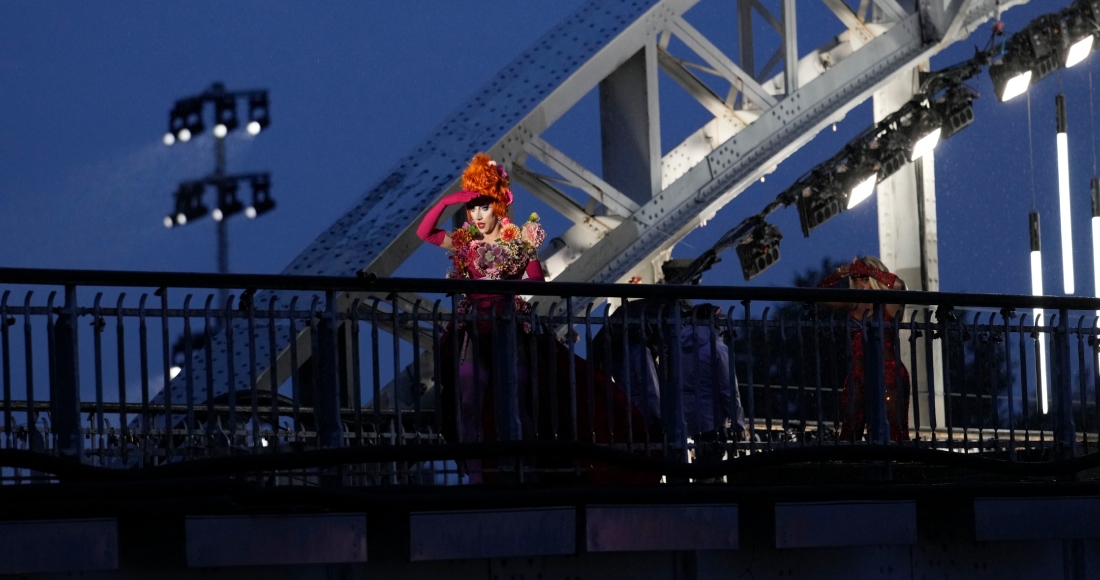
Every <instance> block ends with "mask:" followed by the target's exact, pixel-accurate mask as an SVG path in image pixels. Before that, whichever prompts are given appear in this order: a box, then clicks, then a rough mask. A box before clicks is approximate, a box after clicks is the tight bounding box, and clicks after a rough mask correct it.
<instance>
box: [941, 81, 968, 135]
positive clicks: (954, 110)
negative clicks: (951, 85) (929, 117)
mask: <svg viewBox="0 0 1100 580" xmlns="http://www.w3.org/2000/svg"><path fill="white" fill-rule="evenodd" d="M973 100H974V95H973V94H972V93H971V92H970V91H969V90H968V89H965V88H958V89H956V90H952V91H950V92H949V93H948V94H947V96H946V97H945V98H944V100H943V101H942V102H940V103H938V104H937V107H938V108H939V109H940V116H941V117H942V118H943V133H942V134H941V135H940V141H944V140H947V139H950V138H951V137H952V136H954V135H955V133H958V132H959V131H962V130H963V129H965V128H967V127H969V126H970V124H971V123H973V122H974V105H973V104H972V101H973Z"/></svg>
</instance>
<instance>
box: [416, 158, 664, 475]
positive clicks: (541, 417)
mask: <svg viewBox="0 0 1100 580" xmlns="http://www.w3.org/2000/svg"><path fill="white" fill-rule="evenodd" d="M512 199H513V198H512V192H511V189H510V180H509V179H508V173H507V172H506V171H505V169H504V167H503V166H501V165H499V164H497V163H496V162H494V161H493V160H492V159H490V158H489V156H488V155H485V154H483V153H478V154H477V155H475V156H474V158H473V160H471V161H470V164H469V166H468V167H467V168H466V170H465V171H464V172H463V173H462V190H461V191H459V192H457V193H453V194H451V195H448V196H446V197H444V198H443V199H442V200H441V201H440V202H439V203H438V204H437V205H436V206H435V207H433V208H431V209H430V210H428V213H427V214H426V215H425V216H424V221H422V222H421V223H420V226H419V227H418V228H417V235H419V236H420V238H421V239H422V240H424V241H426V242H429V243H432V244H434V245H436V246H439V247H441V248H443V249H445V250H449V251H451V256H450V257H451V264H452V267H453V269H452V271H451V272H450V274H449V276H450V277H455V278H471V279H491V280H530V281H534V282H542V281H544V280H545V278H544V276H543V271H542V265H541V264H540V263H539V260H538V250H539V248H540V247H541V246H542V243H543V241H545V239H546V233H545V232H544V231H543V229H542V226H540V225H539V223H538V220H539V218H538V215H536V214H531V216H530V217H529V218H528V219H527V220H525V222H524V223H523V224H522V225H521V224H516V223H513V222H512V221H511V219H510V216H509V214H510V210H511V205H512ZM459 204H463V205H465V210H466V218H467V223H466V224H464V226H463V227H462V228H461V229H458V230H455V231H454V232H451V233H450V234H448V233H446V232H444V231H443V230H441V229H439V228H438V222H439V219H440V217H441V216H442V215H443V212H444V210H445V208H446V207H448V206H451V205H459ZM534 293H536V292H532V294H534ZM508 299H509V298H508V297H507V296H502V295H499V294H474V293H471V294H469V295H467V296H465V297H464V298H463V300H461V301H460V302H459V306H458V312H457V314H458V315H460V316H469V315H470V314H471V313H473V315H474V320H473V321H470V320H467V321H460V322H459V324H458V325H457V327H454V326H451V327H449V328H448V329H447V332H446V333H444V336H443V337H442V340H441V344H440V345H439V348H440V352H441V355H442V360H443V361H444V363H443V368H442V369H440V370H441V373H440V375H441V377H442V382H443V388H444V391H443V393H442V399H443V412H444V436H445V437H447V438H448V439H449V440H452V441H454V440H457V441H460V442H480V441H495V440H497V436H496V414H495V413H496V411H495V409H496V407H495V402H494V393H495V392H496V385H495V382H494V380H493V378H494V376H495V375H498V374H500V373H501V372H502V371H501V370H499V369H501V366H500V365H515V374H516V385H517V392H518V393H517V394H518V403H519V413H520V417H519V423H520V430H521V436H522V437H523V438H524V439H526V440H530V439H534V438H539V439H554V438H571V437H572V433H573V431H574V426H573V425H572V422H571V419H570V417H571V414H570V413H569V406H570V405H571V404H572V402H573V399H572V395H571V390H570V386H569V383H568V381H569V372H568V368H569V358H568V357H570V356H571V354H570V353H569V351H568V349H566V348H565V347H564V346H563V345H561V344H560V343H557V341H556V340H555V339H553V338H552V335H551V334H550V333H546V332H536V331H537V330H539V329H535V328H531V325H530V324H529V323H528V322H523V321H524V320H525V319H529V315H530V312H531V306H530V305H529V304H528V303H527V302H526V301H524V300H523V299H522V298H520V297H518V296H517V297H515V298H514V300H515V306H516V308H515V311H516V314H517V316H518V317H519V318H518V321H517V322H518V323H517V325H516V329H517V335H518V336H517V337H515V338H514V339H512V340H515V342H516V348H515V352H516V360H514V361H503V360H501V359H502V358H504V357H502V356H495V355H497V354H499V353H498V352H497V351H498V348H497V345H496V344H495V342H496V341H497V340H499V339H500V338H501V337H499V336H496V333H497V330H496V328H497V322H496V321H497V319H499V318H500V316H501V315H502V314H504V312H505V306H506V305H507V302H506V301H507V300H508ZM471 326H476V328H471ZM474 330H476V332H473V331H474ZM453 332H458V333H459V336H458V337H457V340H456V337H454V336H453V335H452V333H453ZM551 340H554V344H550V343H548V342H547V341H551ZM455 345H457V347H456V346H455ZM456 348H457V351H458V352H455V350H456ZM456 356H457V357H458V359H459V361H458V363H459V364H458V376H457V380H456V377H455V376H454V366H455V365H454V364H453V363H454V358H455V357H456ZM532 363H534V365H537V366H535V368H537V369H538V372H537V373H531V371H530V369H531V368H532V366H534V365H532ZM573 364H574V369H575V373H574V376H575V377H576V389H575V393H576V395H575V396H576V399H575V400H576V406H577V411H578V412H577V425H576V432H577V433H578V438H579V439H580V440H582V441H584V440H586V437H585V434H588V437H587V440H588V441H597V442H607V441H610V439H611V431H612V430H611V429H609V427H608V422H607V421H606V420H602V421H601V418H602V417H606V416H607V408H608V407H607V404H606V401H607V400H611V401H612V402H613V404H614V405H615V406H616V407H617V409H616V411H617V412H616V413H615V415H616V416H619V415H622V416H623V417H624V418H617V420H615V421H614V422H615V424H616V429H615V431H618V433H617V434H616V435H618V436H617V437H615V439H619V438H620V437H625V433H626V428H625V414H624V413H628V412H629V413H633V414H634V417H633V418H634V423H633V425H634V426H636V427H635V432H636V434H638V435H640V436H641V437H643V438H644V433H645V431H644V422H643V421H642V419H641V415H640V414H639V413H638V411H637V409H636V408H630V409H629V410H627V409H628V406H627V405H626V404H625V401H626V399H625V397H624V396H622V395H621V394H620V393H609V391H608V390H607V389H609V388H611V387H608V381H606V379H604V378H603V376H602V373H598V372H597V374H596V377H595V384H594V387H595V389H594V392H595V395H596V397H595V400H594V401H592V404H593V405H594V406H595V407H596V411H597V413H596V416H595V417H589V416H588V412H587V411H588V409H589V408H590V407H589V396H588V393H589V392H590V391H591V390H592V389H589V388H588V385H587V384H586V383H585V377H586V371H585V366H584V365H585V364H587V363H586V361H584V360H583V359H581V358H579V357H575V358H574V362H573ZM550 365H554V366H555V367H556V370H557V372H556V373H554V374H556V376H557V378H558V380H557V384H550V383H549V381H548V379H547V378H546V376H547V375H549V374H551V373H548V372H547V369H549V368H550ZM504 368H505V369H506V368H507V367H504ZM531 374H537V375H538V376H534V377H533V376H530V375H531ZM454 387H457V388H454ZM609 395H610V396H609ZM456 396H457V403H456V400H455V397H456ZM555 399H556V400H555ZM456 407H457V411H458V416H457V417H456V416H454V413H453V410H454V409H456ZM551 408H553V409H554V410H555V411H557V412H556V413H552V412H551ZM554 415H556V416H554ZM620 423H622V424H623V425H622V427H621V428H619V424H620ZM639 427H640V429H639ZM636 440H637V439H636ZM483 467H484V468H486V469H488V468H489V467H490V463H489V462H484V463H482V462H477V461H468V462H467V463H466V468H467V472H468V473H469V475H470V482H471V483H478V482H481V481H484V479H483V477H482V474H481V473H480V471H481V469H482V468H483Z"/></svg>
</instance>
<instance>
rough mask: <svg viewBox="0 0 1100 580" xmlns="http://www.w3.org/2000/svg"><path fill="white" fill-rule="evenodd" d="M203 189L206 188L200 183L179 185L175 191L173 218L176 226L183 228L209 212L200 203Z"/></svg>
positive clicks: (190, 182) (192, 182)
mask: <svg viewBox="0 0 1100 580" xmlns="http://www.w3.org/2000/svg"><path fill="white" fill-rule="evenodd" d="M205 189H206V186H205V185H204V184H203V182H201V181H188V182H184V183H181V184H180V186H179V189H177V190H176V212H175V216H174V217H175V222H176V225H180V226H185V225H187V223H188V222H193V221H195V220H197V219H199V218H201V217H202V216H204V215H206V214H207V213H208V212H209V211H210V210H209V209H208V208H207V207H206V205H205V204H203V202H202V194H203V191H204V190H205ZM166 222H167V220H166ZM166 225H167V223H166Z"/></svg>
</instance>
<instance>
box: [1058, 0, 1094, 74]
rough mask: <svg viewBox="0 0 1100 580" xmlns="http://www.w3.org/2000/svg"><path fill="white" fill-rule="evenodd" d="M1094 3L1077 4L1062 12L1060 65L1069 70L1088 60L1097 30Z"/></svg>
mask: <svg viewBox="0 0 1100 580" xmlns="http://www.w3.org/2000/svg"><path fill="white" fill-rule="evenodd" d="M1096 4H1097V3H1096V2H1092V1H1089V2H1078V3H1076V4H1073V5H1072V6H1070V7H1069V8H1067V9H1065V10H1063V11H1062V16H1063V17H1062V26H1061V32H1062V38H1061V40H1062V43H1061V44H1062V54H1063V62H1062V65H1063V66H1065V67H1066V68H1070V67H1072V66H1074V65H1076V64H1078V63H1080V62H1081V61H1083V60H1085V59H1086V58H1088V56H1089V53H1090V52H1092V47H1093V44H1094V41H1095V36H1094V35H1095V34H1096V33H1097V32H1098V30H1097V21H1096V15H1095V12H1094V11H1095V10H1096V9H1097V8H1100V7H1098V6H1096Z"/></svg>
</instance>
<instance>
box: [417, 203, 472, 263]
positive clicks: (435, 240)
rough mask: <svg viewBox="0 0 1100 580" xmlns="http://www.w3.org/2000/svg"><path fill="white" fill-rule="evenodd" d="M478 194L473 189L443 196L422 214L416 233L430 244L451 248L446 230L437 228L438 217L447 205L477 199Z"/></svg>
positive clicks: (446, 248) (445, 248) (452, 247)
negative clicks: (422, 218) (422, 219)
mask: <svg viewBox="0 0 1100 580" xmlns="http://www.w3.org/2000/svg"><path fill="white" fill-rule="evenodd" d="M479 195H480V194H479V193H477V192H475V191H465V190H463V191H459V192H458V193H452V194H451V195H448V196H446V197H444V198H443V199H442V200H440V201H439V203H437V204H435V207H433V208H432V209H429V210H428V213H426V214H424V221H422V222H420V225H419V226H418V227H417V228H416V235H417V236H420V239H422V240H424V241H425V242H428V243H430V244H435V245H437V246H439V247H441V248H443V249H444V250H453V249H455V248H454V245H452V244H451V240H450V238H448V237H447V232H445V231H443V230H441V229H439V228H438V227H437V226H438V224H439V218H440V216H442V215H443V210H444V209H446V208H447V206H449V205H457V204H460V203H461V204H465V203H466V202H468V201H472V200H474V199H477V197H478V196H479Z"/></svg>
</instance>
